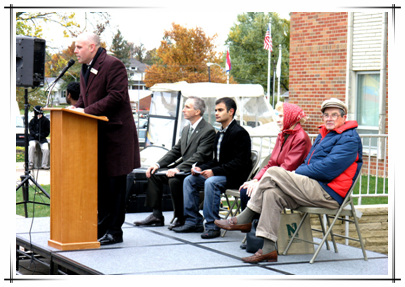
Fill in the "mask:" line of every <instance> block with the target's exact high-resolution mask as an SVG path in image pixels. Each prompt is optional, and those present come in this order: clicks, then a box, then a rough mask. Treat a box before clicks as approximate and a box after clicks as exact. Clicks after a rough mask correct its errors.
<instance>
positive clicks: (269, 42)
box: [264, 27, 273, 52]
mask: <svg viewBox="0 0 405 287" xmlns="http://www.w3.org/2000/svg"><path fill="white" fill-rule="evenodd" d="M264 48H265V49H266V50H269V51H270V52H273V43H272V40H271V35H270V30H269V28H268V27H267V32H266V36H264Z"/></svg>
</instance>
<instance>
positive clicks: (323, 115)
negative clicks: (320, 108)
mask: <svg viewBox="0 0 405 287" xmlns="http://www.w3.org/2000/svg"><path fill="white" fill-rule="evenodd" d="M338 117H340V114H338V113H333V114H331V115H330V114H322V118H323V119H329V118H331V119H332V120H336V119H337V118H338Z"/></svg>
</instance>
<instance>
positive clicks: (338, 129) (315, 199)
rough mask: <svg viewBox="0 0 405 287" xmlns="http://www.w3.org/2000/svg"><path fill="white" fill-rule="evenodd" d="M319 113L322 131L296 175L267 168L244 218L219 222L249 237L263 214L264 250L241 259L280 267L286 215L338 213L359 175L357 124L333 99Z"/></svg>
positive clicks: (260, 234)
mask: <svg viewBox="0 0 405 287" xmlns="http://www.w3.org/2000/svg"><path fill="white" fill-rule="evenodd" d="M321 111H322V118H323V121H324V125H322V126H321V127H320V134H319V135H318V137H317V138H316V140H315V142H314V144H313V145H312V148H311V150H310V151H309V154H308V156H307V157H306V159H305V162H304V163H303V164H302V165H300V166H299V167H298V168H297V169H296V170H295V173H294V172H289V171H286V170H285V169H283V168H281V167H271V168H269V169H268V170H267V172H266V174H265V175H264V176H263V177H262V179H261V180H260V182H259V185H258V187H257V190H256V192H255V193H254V194H253V196H252V198H251V199H250V201H249V202H248V204H247V208H246V209H245V210H244V211H243V212H242V213H241V214H239V215H238V216H237V217H232V218H230V219H227V220H216V221H215V224H216V225H217V226H219V227H221V228H223V229H226V230H241V231H243V232H249V231H250V228H251V225H252V224H251V221H252V218H253V217H254V216H255V215H256V214H260V219H259V223H258V226H257V230H256V236H258V237H263V239H264V245H263V250H261V251H259V252H256V253H255V254H254V255H252V256H249V257H245V258H242V260H243V261H244V262H249V263H256V262H261V261H269V262H274V261H277V250H276V248H275V242H276V241H277V232H278V228H279V225H280V214H281V212H282V210H283V209H284V208H290V209H295V208H298V207H299V206H314V207H324V208H331V209H336V208H338V207H339V206H340V204H342V202H343V200H344V198H345V196H346V194H347V192H348V191H349V189H350V188H351V186H352V185H353V182H354V180H355V178H356V177H357V175H358V174H359V172H360V171H361V166H362V164H363V161H362V144H361V140H360V137H359V135H358V134H357V131H356V127H357V122H356V121H346V117H347V116H346V114H347V106H346V105H345V104H344V103H343V102H341V101H340V100H338V99H335V98H332V99H330V100H326V101H324V102H323V103H322V106H321Z"/></svg>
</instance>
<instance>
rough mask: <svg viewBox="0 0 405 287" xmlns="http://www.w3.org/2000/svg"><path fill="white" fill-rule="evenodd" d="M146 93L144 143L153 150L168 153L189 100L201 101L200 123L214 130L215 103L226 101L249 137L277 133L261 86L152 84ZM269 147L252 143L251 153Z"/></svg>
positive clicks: (181, 126)
mask: <svg viewBox="0 0 405 287" xmlns="http://www.w3.org/2000/svg"><path fill="white" fill-rule="evenodd" d="M150 91H152V92H153V96H152V102H151V107H150V113H149V127H148V135H147V137H148V139H147V142H148V141H149V144H152V145H154V146H159V147H164V148H167V149H170V148H171V147H172V145H173V144H174V143H175V142H177V140H178V139H179V137H180V133H181V130H182V128H183V127H184V126H185V125H186V124H187V121H186V120H184V118H183V115H182V112H181V110H182V109H183V105H184V102H185V99H186V98H188V97H190V96H196V97H200V98H202V99H204V101H205V104H206V112H205V113H204V119H205V120H206V121H208V122H209V123H211V124H212V125H213V126H214V127H215V128H217V129H219V127H220V126H219V124H218V123H216V122H215V101H216V100H217V99H219V98H222V97H230V98H233V99H234V100H235V102H236V104H237V111H236V116H235V119H236V120H238V121H239V122H240V125H242V126H244V127H245V128H246V130H247V131H248V132H249V134H250V135H255V134H263V133H265V134H272V135H277V133H278V130H277V126H276V124H275V122H274V120H273V115H274V111H273V108H272V107H271V105H270V103H269V102H268V101H267V100H266V98H265V96H264V90H263V87H262V86H261V85H257V84H220V83H207V82H205V83H190V84H189V83H187V82H177V83H160V84H155V85H154V86H152V87H151V88H150ZM273 144H274V143H273V142H269V141H267V142H261V143H259V142H257V141H255V140H253V141H252V149H256V150H259V147H258V145H260V147H261V148H265V147H268V148H270V146H272V145H273ZM146 150H147V149H145V152H146ZM266 155H267V154H266ZM266 155H264V156H266ZM141 157H142V156H141ZM144 160H145V159H144ZM144 160H143V162H142V163H143V164H144ZM154 160H156V159H154ZM148 162H149V159H148ZM145 165H148V164H145Z"/></svg>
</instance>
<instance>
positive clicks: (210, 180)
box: [173, 98, 252, 239]
mask: <svg viewBox="0 0 405 287" xmlns="http://www.w3.org/2000/svg"><path fill="white" fill-rule="evenodd" d="M215 105H216V106H215V119H216V121H217V122H218V123H221V126H222V128H221V130H220V131H219V132H218V133H217V136H216V138H215V149H214V158H213V159H212V160H211V161H209V162H207V163H202V162H199V165H198V166H196V167H194V168H193V169H192V171H191V173H192V174H191V175H189V176H187V177H186V178H185V179H184V184H183V194H184V215H185V218H186V221H185V223H184V225H183V226H180V227H176V228H173V231H175V232H203V230H204V227H203V217H202V216H201V214H200V213H199V191H200V190H202V189H204V209H203V213H204V218H205V221H206V223H205V232H204V233H203V234H201V238H203V239H210V238H215V237H218V236H219V235H220V229H219V227H217V226H216V225H215V224H214V220H216V219H219V206H220V201H221V193H222V192H224V191H225V189H227V188H238V187H239V186H240V185H241V184H242V183H243V182H244V181H245V180H246V178H247V177H248V175H249V172H250V170H251V168H252V161H251V159H250V153H251V152H250V149H251V142H250V136H249V134H248V132H247V131H246V130H245V129H244V128H243V127H241V126H240V125H238V123H237V122H236V121H235V120H234V116H235V112H236V103H235V101H234V100H233V99H231V98H221V99H218V100H217V101H216V102H215Z"/></svg>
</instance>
